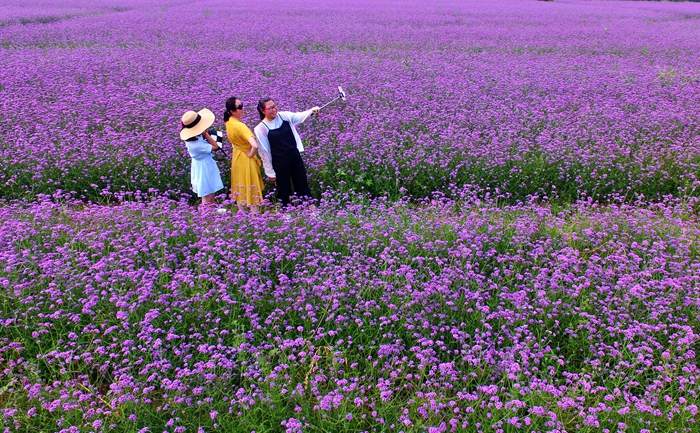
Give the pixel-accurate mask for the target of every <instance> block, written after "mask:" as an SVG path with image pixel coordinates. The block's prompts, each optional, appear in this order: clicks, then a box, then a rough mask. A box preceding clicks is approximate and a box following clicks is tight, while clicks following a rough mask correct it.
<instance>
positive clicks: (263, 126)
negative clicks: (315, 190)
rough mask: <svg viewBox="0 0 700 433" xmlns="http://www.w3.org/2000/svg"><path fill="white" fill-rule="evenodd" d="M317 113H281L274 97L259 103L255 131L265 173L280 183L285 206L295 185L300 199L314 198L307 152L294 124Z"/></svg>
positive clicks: (316, 111) (310, 110)
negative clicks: (307, 169)
mask: <svg viewBox="0 0 700 433" xmlns="http://www.w3.org/2000/svg"><path fill="white" fill-rule="evenodd" d="M318 111H319V108H318V107H313V108H311V109H309V110H306V111H302V112H299V113H294V112H291V111H278V110H277V104H276V103H275V101H273V100H272V99H271V98H263V99H261V100H260V102H258V114H259V115H260V123H259V124H258V125H257V126H256V127H255V129H254V131H255V136H256V137H257V138H258V142H259V143H260V148H259V151H260V157H261V158H262V161H263V167H264V168H265V174H266V175H267V176H268V177H269V178H270V180H272V181H274V182H275V183H276V184H277V198H278V199H279V200H280V201H281V202H282V206H287V205H288V204H289V201H290V200H289V198H290V196H291V194H292V184H293V185H294V192H295V193H296V194H297V195H298V196H299V197H306V198H311V190H310V189H309V181H308V179H307V178H306V167H304V161H303V160H302V159H301V153H300V152H303V151H304V145H303V144H302V142H301V138H300V137H299V133H298V132H297V130H296V127H295V125H299V124H301V123H303V122H304V121H305V120H306V119H308V118H309V116H311V115H312V114H316V113H318Z"/></svg>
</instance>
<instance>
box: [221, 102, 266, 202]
mask: <svg viewBox="0 0 700 433" xmlns="http://www.w3.org/2000/svg"><path fill="white" fill-rule="evenodd" d="M244 115H245V108H243V103H241V101H240V100H239V99H238V98H236V97H235V96H234V97H231V98H228V99H227V100H226V111H225V112H224V122H226V135H227V136H228V139H229V141H230V142H231V144H232V145H233V157H232V159H231V197H233V199H234V200H236V205H237V206H238V210H239V211H243V209H244V208H245V206H248V207H249V208H250V211H251V212H253V213H259V212H260V203H261V202H262V198H263V197H262V190H263V189H264V186H263V181H262V176H261V175H260V165H261V162H260V158H258V157H257V155H256V154H257V152H258V142H257V141H256V140H255V135H254V134H253V132H252V131H251V130H250V128H248V127H247V126H246V125H245V124H244V123H242V122H241V118H242V117H243V116H244Z"/></svg>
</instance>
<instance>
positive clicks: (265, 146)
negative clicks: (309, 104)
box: [253, 110, 313, 178]
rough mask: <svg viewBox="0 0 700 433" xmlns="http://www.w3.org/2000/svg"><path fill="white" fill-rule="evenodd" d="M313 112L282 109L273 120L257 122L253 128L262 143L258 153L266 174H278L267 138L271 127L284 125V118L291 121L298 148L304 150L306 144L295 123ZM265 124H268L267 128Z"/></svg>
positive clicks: (272, 175)
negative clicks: (273, 164) (273, 166)
mask: <svg viewBox="0 0 700 433" xmlns="http://www.w3.org/2000/svg"><path fill="white" fill-rule="evenodd" d="M311 114H313V110H306V111H302V112H299V113H293V112H291V111H280V112H279V113H277V117H275V118H274V119H273V120H272V121H271V122H268V121H267V120H262V121H261V122H260V123H258V124H257V126H256V127H255V129H253V132H254V133H255V137H256V138H257V139H258V143H260V148H259V149H258V153H260V159H262V162H263V168H264V169H265V175H266V176H267V177H275V178H276V177H277V175H276V174H275V170H274V169H273V168H272V154H271V153H270V142H269V141H268V139H267V132H268V131H269V129H277V128H280V127H281V126H282V121H284V120H286V121H287V122H289V126H290V127H291V128H292V134H294V140H295V141H296V142H297V149H299V152H303V151H304V145H303V144H302V142H301V137H299V133H298V132H297V129H296V128H295V127H294V125H299V124H300V123H303V122H304V121H305V120H306V119H308V118H309V116H311ZM265 126H267V128H266V127H265ZM268 128H269V129H268Z"/></svg>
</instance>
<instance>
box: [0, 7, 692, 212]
mask: <svg viewBox="0 0 700 433" xmlns="http://www.w3.org/2000/svg"><path fill="white" fill-rule="evenodd" d="M24 3H26V2H20V1H18V0H10V4H9V5H5V6H3V7H2V9H0V26H1V27H0V47H1V48H2V50H3V53H4V56H3V60H4V62H3V71H2V75H1V77H2V81H0V90H1V91H2V95H3V97H2V98H1V100H0V104H1V105H0V109H1V110H2V113H3V114H2V124H3V125H4V127H3V131H2V134H1V135H0V144H1V146H0V164H1V167H2V170H1V171H0V196H1V197H4V198H34V197H36V196H37V195H38V194H52V193H54V192H56V191H58V190H61V191H65V192H71V191H72V192H74V195H76V196H78V197H81V198H86V199H89V200H94V201H95V200H99V199H100V198H104V197H105V195H107V196H109V193H118V192H120V191H139V190H140V191H143V190H148V189H149V188H150V189H155V190H157V191H159V192H164V191H174V192H183V193H189V185H188V178H187V171H188V163H189V161H188V159H187V155H186V153H185V151H184V150H183V146H182V145H181V143H179V142H178V140H177V130H178V121H179V116H180V115H181V114H182V112H184V110H186V109H189V108H201V107H208V108H210V109H212V110H214V112H215V113H217V114H218V116H219V120H218V123H217V125H218V126H219V127H221V126H222V123H221V116H222V111H223V107H224V102H225V100H226V98H227V97H229V96H232V95H236V96H238V97H240V98H241V99H242V101H243V102H244V103H245V105H246V107H247V108H248V117H247V118H246V119H244V120H245V121H247V122H248V124H249V125H250V126H253V125H254V124H255V123H256V122H257V117H256V113H255V110H254V106H255V104H256V103H257V101H258V99H259V98H261V97H263V96H271V97H273V98H275V99H277V100H278V102H279V104H280V107H281V108H282V109H289V110H303V109H306V108H309V107H311V106H313V105H316V104H319V105H320V104H322V103H323V102H325V101H327V100H330V99H332V98H333V97H334V96H335V93H334V92H335V89H336V88H337V86H338V85H342V86H343V87H344V88H345V89H346V90H347V92H348V95H349V97H350V98H349V100H348V102H347V103H346V104H337V105H334V106H331V107H328V108H327V109H326V110H325V111H324V112H323V113H322V114H321V115H320V116H319V117H318V118H317V119H314V120H312V121H310V122H309V123H308V124H307V125H305V126H304V127H303V128H302V135H303V136H304V138H305V140H306V142H307V144H308V145H307V149H308V150H307V152H306V157H305V159H306V161H307V164H308V166H309V172H310V176H311V179H310V181H311V184H312V186H313V188H314V189H315V191H316V193H317V194H318V193H320V192H321V191H322V190H326V189H329V188H330V189H347V190H349V191H357V190H360V189H364V191H366V192H369V193H371V194H373V195H375V196H385V195H388V196H389V197H392V198H398V197H402V196H412V197H416V196H419V197H424V196H428V195H430V194H431V193H432V192H433V191H442V192H444V193H450V192H451V191H452V190H453V189H454V185H464V184H471V185H474V186H478V187H480V188H490V189H491V190H496V189H497V190H499V191H503V192H504V193H505V194H506V195H507V196H508V197H510V198H512V199H514V200H517V199H522V198H525V197H527V196H529V195H533V194H537V195H540V196H547V197H549V198H554V197H557V198H560V199H563V200H566V201H572V200H577V199H580V198H587V197H594V198H596V199H608V198H610V197H622V198H626V199H636V198H638V197H639V196H641V195H643V196H644V197H647V198H651V199H657V198H658V197H660V196H664V195H669V194H671V195H676V196H679V195H694V196H697V195H699V194H700V188H699V187H698V173H699V171H700V165H699V164H700V156H699V155H700V154H699V152H700V151H699V150H698V149H699V148H700V141H699V139H698V135H699V133H700V123H699V122H700V121H699V120H698V113H700V81H699V80H700V71H699V70H698V68H699V66H698V65H700V58H699V56H700V55H699V54H698V53H700V26H698V22H700V21H699V19H700V18H698V17H699V16H700V10H699V9H698V5H695V4H672V5H666V4H658V3H656V4H653V3H644V4H636V5H634V6H631V5H630V4H629V3H609V2H603V3H593V2H576V1H567V2H553V3H547V2H534V1H532V2H519V3H517V4H513V3H510V2H499V1H496V2H492V1H488V2H486V1H484V2H467V3H465V2H459V1H446V0H442V1H439V2H431V3H426V4H424V3H423V2H415V3H411V2H408V3H407V2H405V1H386V2H374V1H367V2H355V1H352V2H351V1H331V2H314V1H309V2H305V1H295V2H292V3H287V4H285V5H284V6H280V5H279V4H277V3H275V2H255V3H235V4H234V3H231V2H224V1H213V0H209V1H204V2H197V3H195V4H192V3H190V2H159V1H155V0H151V1H145V2H141V1H138V2H131V3H129V2H128V1H126V2H125V1H119V2H117V1H97V2H93V1H89V2H88V1H80V0H76V1H70V2H68V1H66V2H59V1H53V2H49V3H48V4H47V5H44V4H42V5H41V6H36V7H33V6H27V5H24Z"/></svg>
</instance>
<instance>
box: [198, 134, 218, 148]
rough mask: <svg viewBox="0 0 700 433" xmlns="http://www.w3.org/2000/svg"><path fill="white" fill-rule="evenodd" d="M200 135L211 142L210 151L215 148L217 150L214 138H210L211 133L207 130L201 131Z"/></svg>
mask: <svg viewBox="0 0 700 433" xmlns="http://www.w3.org/2000/svg"><path fill="white" fill-rule="evenodd" d="M202 137H204V139H205V140H207V142H208V143H209V144H211V150H212V152H213V151H215V150H219V145H218V144H217V143H216V140H214V139H213V138H211V135H209V131H204V132H202Z"/></svg>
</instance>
